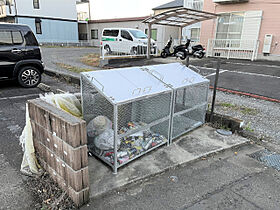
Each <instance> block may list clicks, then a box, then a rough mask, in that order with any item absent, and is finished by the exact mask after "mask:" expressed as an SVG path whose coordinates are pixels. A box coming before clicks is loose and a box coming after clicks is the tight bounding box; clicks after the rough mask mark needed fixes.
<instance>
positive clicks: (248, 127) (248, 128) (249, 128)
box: [244, 122, 254, 132]
mask: <svg viewBox="0 0 280 210" xmlns="http://www.w3.org/2000/svg"><path fill="white" fill-rule="evenodd" d="M244 130H245V131H249V132H254V129H252V128H251V122H248V124H247V125H246V126H245V127H244Z"/></svg>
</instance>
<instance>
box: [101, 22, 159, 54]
mask: <svg viewBox="0 0 280 210" xmlns="http://www.w3.org/2000/svg"><path fill="white" fill-rule="evenodd" d="M147 43H148V37H147V35H146V34H145V33H144V32H143V31H140V30H138V29H133V28H105V29H103V32H102V42H101V46H102V47H104V50H105V52H106V53H108V54H111V53H114V52H116V53H125V54H133V55H137V54H138V55H139V54H146V53H147ZM151 45H152V46H151V53H152V54H154V53H156V50H157V47H156V43H155V41H154V40H152V41H151Z"/></svg>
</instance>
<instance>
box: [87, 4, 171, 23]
mask: <svg viewBox="0 0 280 210" xmlns="http://www.w3.org/2000/svg"><path fill="white" fill-rule="evenodd" d="M170 1H172V0H91V1H90V2H91V16H92V17H91V18H92V19H94V20H96V19H109V18H123V17H140V16H147V15H150V14H152V8H154V7H157V6H159V5H162V4H165V3H168V2H170Z"/></svg>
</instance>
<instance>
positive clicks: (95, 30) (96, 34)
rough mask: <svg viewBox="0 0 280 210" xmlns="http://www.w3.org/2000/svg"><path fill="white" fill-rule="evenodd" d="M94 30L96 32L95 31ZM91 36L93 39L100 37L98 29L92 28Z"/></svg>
mask: <svg viewBox="0 0 280 210" xmlns="http://www.w3.org/2000/svg"><path fill="white" fill-rule="evenodd" d="M93 32H95V33H93ZM94 35H95V36H94ZM90 38H91V39H98V29H91V30H90Z"/></svg>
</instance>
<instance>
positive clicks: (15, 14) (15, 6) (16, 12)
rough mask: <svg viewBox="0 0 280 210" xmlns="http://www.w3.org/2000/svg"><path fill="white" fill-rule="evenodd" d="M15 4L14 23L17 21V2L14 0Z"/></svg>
mask: <svg viewBox="0 0 280 210" xmlns="http://www.w3.org/2000/svg"><path fill="white" fill-rule="evenodd" d="M14 4H15V23H18V11H17V2H16V0H14Z"/></svg>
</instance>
